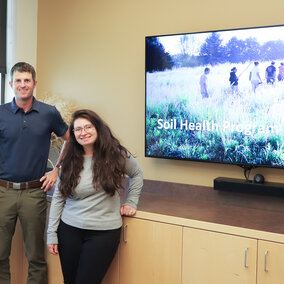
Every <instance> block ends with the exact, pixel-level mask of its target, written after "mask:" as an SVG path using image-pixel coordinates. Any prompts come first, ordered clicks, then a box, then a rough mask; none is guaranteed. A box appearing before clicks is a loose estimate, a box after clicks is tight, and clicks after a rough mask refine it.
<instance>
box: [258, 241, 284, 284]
mask: <svg viewBox="0 0 284 284" xmlns="http://www.w3.org/2000/svg"><path fill="white" fill-rule="evenodd" d="M283 264H284V244H279V243H274V242H268V241H258V269H257V275H258V280H257V284H280V283H284V269H283Z"/></svg>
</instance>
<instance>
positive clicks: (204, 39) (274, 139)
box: [145, 26, 284, 167]
mask: <svg viewBox="0 0 284 284" xmlns="http://www.w3.org/2000/svg"><path fill="white" fill-rule="evenodd" d="M145 41H146V43H145V45H146V58H145V59H146V68H145V71H146V72H145V73H146V110H145V113H146V115H145V156H146V157H155V158H168V159H181V160H190V161H204V162H215V163H226V164H235V165H239V166H242V167H258V166H261V167H262V166H265V167H284V26H269V27H257V28H242V29H232V30H220V31H209V32H195V33H184V34H175V35H161V36H147V37H146V38H145Z"/></svg>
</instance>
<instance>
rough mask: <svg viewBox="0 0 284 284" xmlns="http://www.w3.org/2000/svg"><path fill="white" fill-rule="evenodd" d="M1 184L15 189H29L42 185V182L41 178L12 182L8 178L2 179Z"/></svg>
mask: <svg viewBox="0 0 284 284" xmlns="http://www.w3.org/2000/svg"><path fill="white" fill-rule="evenodd" d="M0 186H4V187H6V188H13V189H27V188H37V187H41V186H42V182H40V181H39V179H38V180H32V181H27V182H10V181H7V180H3V179H0Z"/></svg>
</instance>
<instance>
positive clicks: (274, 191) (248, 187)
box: [214, 177, 284, 197]
mask: <svg viewBox="0 0 284 284" xmlns="http://www.w3.org/2000/svg"><path fill="white" fill-rule="evenodd" d="M214 189H215V190H224V191H234V192H244V193H253V194H262V195H274V196H283V197H284V184H283V183H276V182H264V183H254V182H253V181H247V180H243V179H234V178H226V177H218V178H215V179H214Z"/></svg>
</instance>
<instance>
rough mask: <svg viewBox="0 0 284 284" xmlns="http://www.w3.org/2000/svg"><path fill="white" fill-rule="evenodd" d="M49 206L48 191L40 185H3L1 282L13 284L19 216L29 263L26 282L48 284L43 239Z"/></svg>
mask: <svg viewBox="0 0 284 284" xmlns="http://www.w3.org/2000/svg"><path fill="white" fill-rule="evenodd" d="M46 208H47V202H46V194H45V192H44V191H43V190H42V189H41V188H32V189H24V190H20V189H11V188H5V187H3V186H0V283H1V284H9V283H10V264H9V256H10V252H11V242H12V237H13V235H14V232H15V226H16V221H17V218H19V220H20V223H21V226H22V231H23V236H24V242H25V247H26V256H27V259H28V263H29V269H28V280H27V283H28V284H47V269H46V261H45V242H44V230H45V222H46ZM19 261H20V260H19ZM22 283H25V279H23V281H22Z"/></svg>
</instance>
